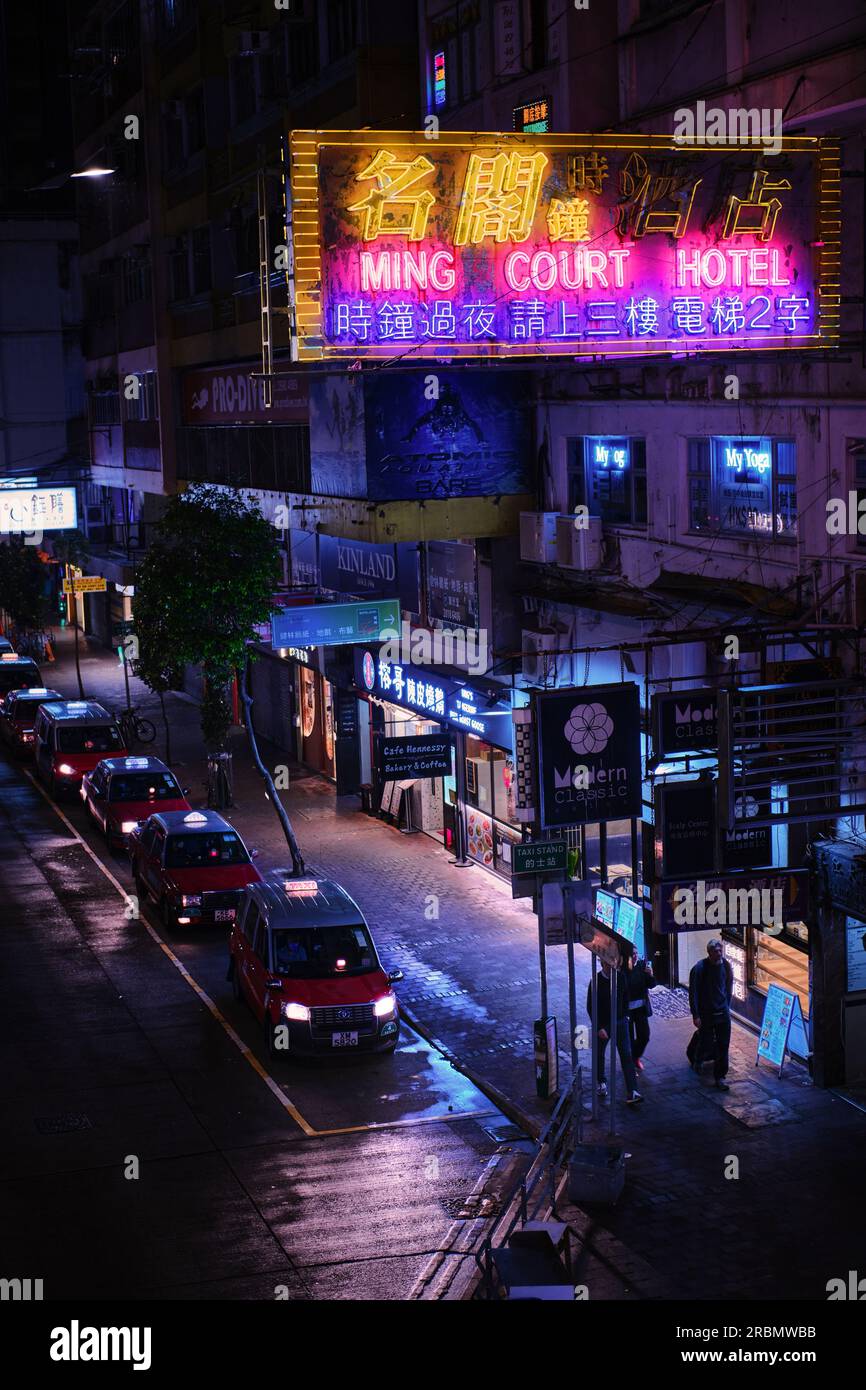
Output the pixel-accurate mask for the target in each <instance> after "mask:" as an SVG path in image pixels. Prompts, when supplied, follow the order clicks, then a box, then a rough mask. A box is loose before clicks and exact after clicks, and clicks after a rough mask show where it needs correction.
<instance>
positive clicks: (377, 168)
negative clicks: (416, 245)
mask: <svg viewBox="0 0 866 1390" xmlns="http://www.w3.org/2000/svg"><path fill="white" fill-rule="evenodd" d="M433 168H434V166H433V164H431V162H430V160H429V159H427V158H426V156H425V155H423V154H419V155H417V156H416V157H415V159H413V160H399V159H397V157H396V155H393V154H392V153H391V151H390V150H379V152H378V153H377V154H376V155H375V157H374V158H373V159H372V160H371V161H370V163H369V164H368V165H367V167H366V169H363V170H362V171H361V173H360V174H358V175H357V176H356V181H357V182H360V181H361V180H363V179H375V180H376V185H377V186H376V187H375V188H371V189H370V191H369V192H368V193H367V195H366V197H364V198H362V199H361V200H360V202H357V203H352V204H351V205H350V206H349V207H348V208H347V211H348V212H363V213H364V227H363V230H362V232H361V236H362V238H363V239H364V241H375V240H376V238H377V237H379V236H385V235H390V236H404V237H407V238H408V240H409V241H423V239H424V237H425V235H426V232H427V219H428V217H429V216H430V209H431V207H432V206H433V204H434V202H435V201H436V200H435V198H434V197H433V194H432V193H431V192H430V190H429V189H427V188H424V189H416V190H415V191H414V192H410V191H409V190H410V189H411V187H412V185H413V184H415V183H417V182H418V180H419V179H421V178H424V177H425V175H427V174H432V173H433Z"/></svg>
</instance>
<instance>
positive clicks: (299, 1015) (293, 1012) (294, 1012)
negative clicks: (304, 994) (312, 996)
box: [280, 1001, 310, 1023]
mask: <svg viewBox="0 0 866 1390" xmlns="http://www.w3.org/2000/svg"><path fill="white" fill-rule="evenodd" d="M280 1011H281V1013H282V1014H283V1017H284V1018H291V1019H294V1020H295V1021H296V1022H297V1023H306V1022H307V1021H308V1019H309V1017H310V1011H309V1009H308V1008H307V1006H306V1004H296V1003H294V1001H293V1002H292V1003H289V1004H281V1005H280Z"/></svg>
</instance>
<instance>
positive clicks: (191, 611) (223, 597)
mask: <svg viewBox="0 0 866 1390" xmlns="http://www.w3.org/2000/svg"><path fill="white" fill-rule="evenodd" d="M279 574H280V562H279V554H278V546H277V535H276V532H275V530H274V528H273V527H272V526H271V525H270V523H269V522H267V521H266V520H265V519H264V517H263V516H262V515H261V512H259V510H258V509H257V507H256V506H255V505H254V504H253V503H252V502H251V501H250V500H249V499H248V498H245V497H243V496H242V495H241V494H239V493H234V492H225V491H223V490H222V489H221V488H219V487H214V486H213V485H210V484H201V485H197V486H194V487H191V488H190V489H189V490H188V491H187V492H185V493H179V494H177V495H175V496H174V497H172V498H171V499H170V500H169V503H168V506H167V508H166V511H165V515H164V516H163V519H162V521H161V522H160V523H159V525H158V526H157V528H156V534H155V536H154V538H153V540H152V542H151V545H150V548H149V549H148V552H147V554H146V556H145V557H144V560H143V561H142V563H141V564H140V565H139V567H138V569H137V571H136V576H135V627H136V635H137V637H138V667H137V669H138V673H139V674H140V675H141V677H142V679H143V680H144V681H146V683H147V684H148V685H149V686H150V687H151V689H152V690H155V691H156V692H157V693H159V692H160V691H161V690H164V689H170V688H171V685H172V684H173V683H174V681H175V679H176V677H175V675H174V673H175V672H176V671H177V670H178V669H179V668H181V667H183V666H185V665H189V666H198V665H200V666H201V667H202V668H203V671H204V676H205V683H206V687H205V696H204V700H203V703H202V715H201V724H202V733H203V735H204V739H205V743H206V744H207V745H208V746H209V747H212V748H222V747H223V746H224V744H225V740H226V736H227V734H228V731H229V728H230V725H231V707H230V705H229V701H228V684H229V681H230V680H231V678H232V675H233V674H234V672H235V670H236V669H238V668H239V667H241V666H242V665H243V662H244V659H245V645H246V643H247V642H248V641H250V640H251V639H252V638H253V637H254V636H255V627H256V625H257V624H260V623H264V622H267V620H268V617H269V615H270V611H271V602H272V598H271V596H272V594H273V591H274V588H275V587H276V584H277V582H278V579H279Z"/></svg>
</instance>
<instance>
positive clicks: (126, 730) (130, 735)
mask: <svg viewBox="0 0 866 1390" xmlns="http://www.w3.org/2000/svg"><path fill="white" fill-rule="evenodd" d="M117 724H118V728H119V729H120V733H121V736H122V738H123V743H124V747H126V748H131V747H132V745H133V744H134V743H153V741H154V739H155V738H156V725H155V724H152V723H151V722H150V720H149V719H145V718H144V717H143V716H142V715H140V714H139V713H138V711H137V710H136V709H124V710H121V711H120V713H119V714H118V715H117Z"/></svg>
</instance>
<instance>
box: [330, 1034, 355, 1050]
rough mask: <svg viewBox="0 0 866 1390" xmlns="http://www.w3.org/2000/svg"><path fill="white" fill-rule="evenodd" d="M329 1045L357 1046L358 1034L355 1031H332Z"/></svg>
mask: <svg viewBox="0 0 866 1390" xmlns="http://www.w3.org/2000/svg"><path fill="white" fill-rule="evenodd" d="M331 1046H332V1047H357V1046H358V1034H357V1033H332V1034H331Z"/></svg>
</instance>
